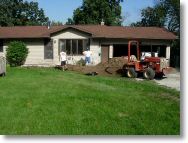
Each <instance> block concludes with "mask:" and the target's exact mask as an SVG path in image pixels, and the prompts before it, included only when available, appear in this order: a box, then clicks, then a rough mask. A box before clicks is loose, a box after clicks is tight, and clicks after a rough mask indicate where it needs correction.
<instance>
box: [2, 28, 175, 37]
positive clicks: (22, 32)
mask: <svg viewBox="0 0 188 143" xmlns="http://www.w3.org/2000/svg"><path fill="white" fill-rule="evenodd" d="M67 28H73V29H77V30H79V31H83V32H86V33H90V34H91V36H92V37H93V38H122V39H163V40H174V39H176V36H175V35H174V34H173V33H171V32H169V31H167V30H166V29H165V28H158V27H123V26H101V25H71V26H68V25H65V26H52V27H51V28H50V29H48V28H47V27H46V26H15V27H0V38H1V39H7V38H50V36H51V34H53V33H55V32H58V31H61V30H66V29H67Z"/></svg>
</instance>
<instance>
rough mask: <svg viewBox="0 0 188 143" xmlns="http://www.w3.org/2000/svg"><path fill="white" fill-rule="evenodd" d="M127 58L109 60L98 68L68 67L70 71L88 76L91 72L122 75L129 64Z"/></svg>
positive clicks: (90, 66) (97, 66)
mask: <svg viewBox="0 0 188 143" xmlns="http://www.w3.org/2000/svg"><path fill="white" fill-rule="evenodd" d="M127 61H128V59H127V57H115V58H112V59H109V61H108V62H104V63H100V64H98V65H96V66H93V65H89V66H80V65H67V66H68V70H70V71H76V72H79V73H83V74H87V73H91V72H96V73H98V75H107V76H110V75H118V74H119V75H121V74H122V67H123V66H124V65H125V64H126V63H127Z"/></svg>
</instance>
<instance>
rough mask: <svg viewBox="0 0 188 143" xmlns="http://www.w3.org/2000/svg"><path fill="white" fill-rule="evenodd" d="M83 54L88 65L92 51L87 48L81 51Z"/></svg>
mask: <svg viewBox="0 0 188 143" xmlns="http://www.w3.org/2000/svg"><path fill="white" fill-rule="evenodd" d="M83 55H84V56H85V62H86V65H89V64H90V63H91V55H92V52H91V51H90V50H89V48H87V49H86V51H84V52H83Z"/></svg>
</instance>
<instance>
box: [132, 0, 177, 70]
mask: <svg viewBox="0 0 188 143" xmlns="http://www.w3.org/2000/svg"><path fill="white" fill-rule="evenodd" d="M141 16H142V18H141V21H138V22H136V23H132V24H131V26H146V27H147V26H157V27H166V28H167V29H168V30H169V31H171V32H173V33H175V34H176V35H177V36H178V37H179V39H178V40H175V41H173V43H172V46H171V47H172V50H171V61H170V63H171V66H178V67H179V66H180V1H179V0H155V6H154V7H153V8H151V7H147V8H146V9H143V10H142V11H141Z"/></svg>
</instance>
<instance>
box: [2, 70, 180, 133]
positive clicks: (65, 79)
mask: <svg viewBox="0 0 188 143" xmlns="http://www.w3.org/2000/svg"><path fill="white" fill-rule="evenodd" d="M0 134H6V135H13V134H16V135H17V134H19V135H20V134H29V135H30V134H31V135H33V134H40V135H43V134H45V135H48V134H50V135H61V134H63V135H135V134H136V135H145V134H147V135H154V134H157V135H166V134H172V135H179V134H180V93H179V92H177V91H175V90H172V89H167V88H164V87H161V86H158V85H156V84H155V83H154V82H153V81H135V80H134V79H128V78H121V77H102V76H96V77H90V76H85V75H81V74H77V73H74V72H68V71H66V72H62V71H59V70H55V69H39V68H38V69H37V68H31V69H26V68H8V69H7V76H6V77H5V78H3V77H2V78H1V77H0Z"/></svg>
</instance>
